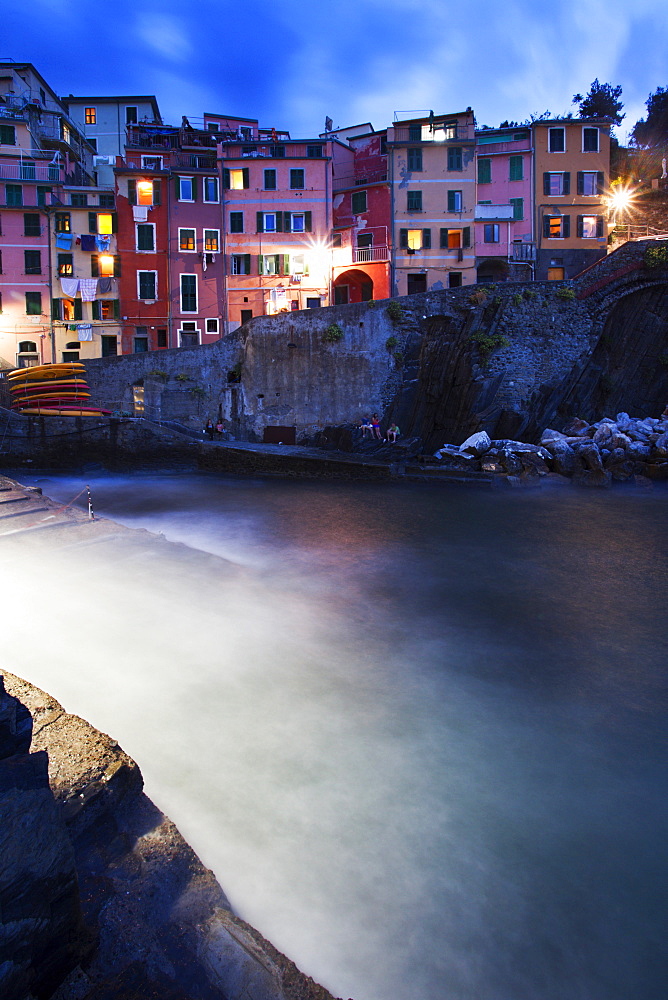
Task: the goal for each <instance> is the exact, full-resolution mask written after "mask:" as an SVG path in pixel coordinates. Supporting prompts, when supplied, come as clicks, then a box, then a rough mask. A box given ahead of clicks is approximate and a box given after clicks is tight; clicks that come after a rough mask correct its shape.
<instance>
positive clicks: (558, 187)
mask: <svg viewBox="0 0 668 1000" xmlns="http://www.w3.org/2000/svg"><path fill="white" fill-rule="evenodd" d="M570 190H571V175H570V173H569V172H568V171H564V172H563V173H562V172H561V171H559V173H547V172H546V173H544V174H543V194H546V195H549V196H551V197H552V198H554V197H560V196H561V195H565V194H570Z"/></svg>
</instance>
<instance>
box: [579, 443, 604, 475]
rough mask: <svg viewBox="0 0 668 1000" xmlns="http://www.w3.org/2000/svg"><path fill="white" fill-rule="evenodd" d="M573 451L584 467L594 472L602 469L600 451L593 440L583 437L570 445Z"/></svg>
mask: <svg viewBox="0 0 668 1000" xmlns="http://www.w3.org/2000/svg"><path fill="white" fill-rule="evenodd" d="M572 448H573V451H574V452H575V454H576V455H578V456H579V458H580V459H581V461H582V463H583V465H584V466H585V469H589V470H591V471H594V472H602V471H603V462H602V461H601V453H600V452H599V450H598V448H597V446H596V445H595V444H594V442H593V441H591V440H588V439H585V440H583V441H580V442H578V443H576V444H573V445H572Z"/></svg>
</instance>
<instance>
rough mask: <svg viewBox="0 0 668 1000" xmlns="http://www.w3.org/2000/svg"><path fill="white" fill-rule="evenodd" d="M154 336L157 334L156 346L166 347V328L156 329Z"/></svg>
mask: <svg viewBox="0 0 668 1000" xmlns="http://www.w3.org/2000/svg"><path fill="white" fill-rule="evenodd" d="M156 336H157V346H158V347H167V330H166V329H161V330H156Z"/></svg>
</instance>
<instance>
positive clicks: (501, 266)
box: [478, 257, 508, 285]
mask: <svg viewBox="0 0 668 1000" xmlns="http://www.w3.org/2000/svg"><path fill="white" fill-rule="evenodd" d="M507 278H508V263H507V261H505V260H501V259H500V258H498V257H484V258H483V259H482V260H481V261H480V262H479V263H478V284H481V285H491V284H496V282H497V281H506V280H507Z"/></svg>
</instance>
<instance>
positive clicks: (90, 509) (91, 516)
mask: <svg viewBox="0 0 668 1000" xmlns="http://www.w3.org/2000/svg"><path fill="white" fill-rule="evenodd" d="M86 493H87V494H88V519H89V520H90V521H94V520H95V514H94V513H93V498H92V497H91V495H90V486H87V487H86Z"/></svg>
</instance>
